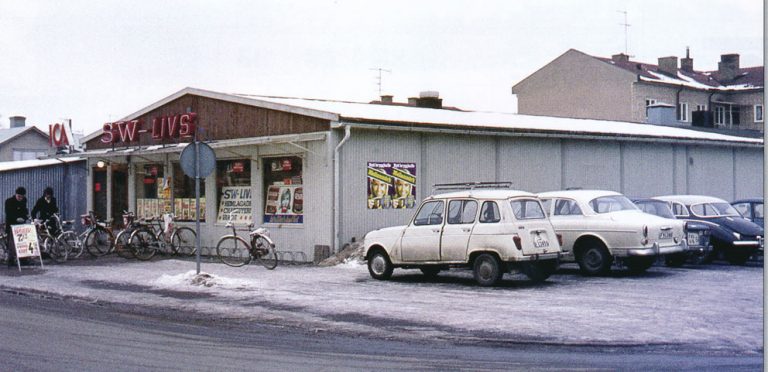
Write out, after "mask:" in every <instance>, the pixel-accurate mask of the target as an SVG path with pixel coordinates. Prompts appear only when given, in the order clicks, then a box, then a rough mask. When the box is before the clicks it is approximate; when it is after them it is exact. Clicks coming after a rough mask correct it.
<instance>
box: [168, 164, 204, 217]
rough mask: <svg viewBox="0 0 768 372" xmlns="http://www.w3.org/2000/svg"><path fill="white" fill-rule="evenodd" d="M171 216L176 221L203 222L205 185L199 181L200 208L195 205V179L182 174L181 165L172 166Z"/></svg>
mask: <svg viewBox="0 0 768 372" xmlns="http://www.w3.org/2000/svg"><path fill="white" fill-rule="evenodd" d="M172 180H173V214H174V215H176V220H177V221H195V219H196V218H198V217H199V218H200V221H203V222H204V221H205V184H204V182H203V179H200V208H199V209H198V208H196V207H195V206H196V203H195V178H194V177H189V176H187V175H186V174H184V170H183V169H181V164H179V163H174V164H173V178H172Z"/></svg>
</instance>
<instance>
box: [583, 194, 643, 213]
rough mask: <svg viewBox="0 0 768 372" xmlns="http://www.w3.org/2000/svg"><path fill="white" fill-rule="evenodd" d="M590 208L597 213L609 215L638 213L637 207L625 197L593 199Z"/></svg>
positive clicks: (615, 196)
mask: <svg viewBox="0 0 768 372" xmlns="http://www.w3.org/2000/svg"><path fill="white" fill-rule="evenodd" d="M589 206H590V207H592V210H593V211H595V212H596V213H608V212H617V211H636V210H637V206H635V204H633V203H632V202H631V201H629V199H627V197H626V196H624V195H610V196H601V197H599V198H595V199H592V201H590V202H589Z"/></svg>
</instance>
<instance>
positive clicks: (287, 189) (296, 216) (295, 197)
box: [264, 185, 304, 223]
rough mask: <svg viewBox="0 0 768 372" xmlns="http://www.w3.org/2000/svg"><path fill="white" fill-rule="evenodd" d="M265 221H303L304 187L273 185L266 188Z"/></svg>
mask: <svg viewBox="0 0 768 372" xmlns="http://www.w3.org/2000/svg"><path fill="white" fill-rule="evenodd" d="M264 222H265V223H304V188H303V187H302V186H301V185H298V186H296V185H275V186H269V188H267V202H266V206H265V208H264Z"/></svg>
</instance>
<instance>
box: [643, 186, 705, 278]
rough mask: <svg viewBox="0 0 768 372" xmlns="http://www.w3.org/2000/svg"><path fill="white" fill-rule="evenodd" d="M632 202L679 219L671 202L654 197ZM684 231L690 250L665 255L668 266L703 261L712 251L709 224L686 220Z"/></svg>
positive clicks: (646, 211) (658, 213)
mask: <svg viewBox="0 0 768 372" xmlns="http://www.w3.org/2000/svg"><path fill="white" fill-rule="evenodd" d="M632 202H633V203H635V205H637V207H638V208H640V210H641V211H643V212H645V213H650V214H653V215H656V216H659V217H662V218H669V219H671V220H674V219H677V217H675V215H674V213H672V204H671V203H670V202H667V201H664V200H658V199H652V198H637V199H632ZM684 233H685V235H684V236H685V237H686V240H687V242H688V250H687V251H686V252H682V253H676V254H671V255H667V256H664V264H666V265H667V266H670V267H680V266H682V265H683V264H684V263H685V262H686V261H688V260H690V261H691V262H693V263H701V262H703V261H704V260H705V259H706V258H707V257H709V254H710V253H711V252H712V246H711V245H709V235H710V228H709V226H708V225H707V224H705V223H703V222H698V221H686V222H685V226H684Z"/></svg>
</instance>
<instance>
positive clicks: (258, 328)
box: [0, 292, 763, 371]
mask: <svg viewBox="0 0 768 372" xmlns="http://www.w3.org/2000/svg"><path fill="white" fill-rule="evenodd" d="M0 312H1V313H2V314H3V316H2V319H0V330H1V331H0V355H2V362H0V370H14V371H62V370H78V371H81V370H89V371H105V370H109V371H113V370H141V371H153V370H179V369H183V370H217V371H224V370H291V371H303V370H308V371H324V370H328V371H340V370H441V371H442V370H527V371H530V370H575V369H577V370H578V369H589V370H593V369H598V370H599V369H606V370H616V369H623V370H627V369H629V370H718V371H723V370H728V371H734V370H746V371H758V370H762V369H763V358H762V357H761V356H727V355H723V356H718V355H713V354H712V353H708V354H705V355H702V354H689V353H688V352H686V351H680V350H664V349H658V348H656V349H648V348H594V347H562V346H546V345H545V346H542V345H525V344H494V345H489V344H471V343H466V344H454V343H445V342H429V341H420V342H402V341H391V340H383V339H374V338H361V337H351V336H344V335H336V334H332V333H328V332H313V331H308V330H301V329H291V328H284V327H276V326H267V325H260V324H253V323H244V322H242V321H235V320H229V319H222V318H214V317H205V316H200V315H190V314H184V313H179V312H174V311H172V310H167V309H166V310H162V309H152V308H140V307H125V306H116V305H105V304H99V305H95V304H89V303H84V302H78V301H71V300H62V299H52V298H45V297H41V296H38V295H29V294H26V295H20V294H17V293H11V292H0Z"/></svg>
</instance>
